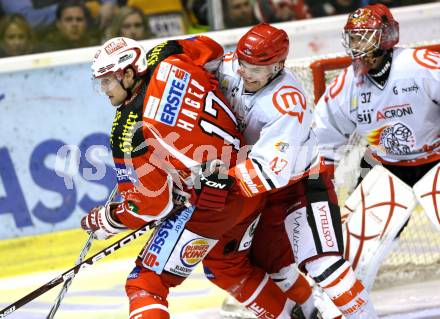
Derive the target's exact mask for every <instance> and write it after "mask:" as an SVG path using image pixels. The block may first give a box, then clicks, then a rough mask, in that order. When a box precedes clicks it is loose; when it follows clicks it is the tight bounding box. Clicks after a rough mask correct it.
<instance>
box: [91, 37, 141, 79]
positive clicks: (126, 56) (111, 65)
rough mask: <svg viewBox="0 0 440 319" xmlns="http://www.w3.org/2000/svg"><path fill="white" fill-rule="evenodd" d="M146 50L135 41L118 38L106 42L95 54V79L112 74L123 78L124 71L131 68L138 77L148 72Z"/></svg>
mask: <svg viewBox="0 0 440 319" xmlns="http://www.w3.org/2000/svg"><path fill="white" fill-rule="evenodd" d="M146 55H147V54H146V52H145V50H144V48H143V47H142V46H141V45H140V43H138V42H137V41H135V40H132V39H129V38H124V37H117V38H112V39H110V40H108V41H107V42H105V43H104V44H103V45H102V46H101V47H100V48H99V49H98V50H97V51H96V53H95V57H94V59H93V62H92V72H93V77H94V78H95V79H97V78H101V77H104V76H107V75H110V74H115V75H116V77H118V78H122V75H123V72H124V70H125V69H126V68H127V67H128V66H131V67H132V68H133V70H134V71H135V72H136V75H137V76H140V75H143V74H145V72H146V71H147V56H146Z"/></svg>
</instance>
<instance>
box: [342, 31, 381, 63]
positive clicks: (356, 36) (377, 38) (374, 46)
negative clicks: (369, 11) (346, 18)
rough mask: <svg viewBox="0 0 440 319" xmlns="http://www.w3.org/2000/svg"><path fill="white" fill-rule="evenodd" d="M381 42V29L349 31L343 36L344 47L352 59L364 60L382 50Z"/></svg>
mask: <svg viewBox="0 0 440 319" xmlns="http://www.w3.org/2000/svg"><path fill="white" fill-rule="evenodd" d="M381 41H382V30H381V29H348V30H345V31H344V32H343V35H342V45H343V46H344V48H345V51H346V52H347V54H348V55H350V56H351V57H352V58H362V57H364V56H366V55H368V54H370V53H371V52H373V51H376V50H378V49H380V48H381Z"/></svg>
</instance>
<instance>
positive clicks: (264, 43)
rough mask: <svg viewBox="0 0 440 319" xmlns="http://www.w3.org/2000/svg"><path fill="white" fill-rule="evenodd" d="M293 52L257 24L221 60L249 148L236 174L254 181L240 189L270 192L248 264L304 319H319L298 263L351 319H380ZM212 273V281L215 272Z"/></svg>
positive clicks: (220, 72) (281, 35)
mask: <svg viewBox="0 0 440 319" xmlns="http://www.w3.org/2000/svg"><path fill="white" fill-rule="evenodd" d="M288 48H289V40H288V36H287V34H286V33H285V32H284V31H283V30H280V29H277V28H275V27H273V26H270V25H268V24H259V25H257V26H255V27H253V28H251V29H250V30H249V31H248V32H247V33H246V34H245V35H244V36H243V37H242V38H241V39H240V41H239V42H238V45H237V49H236V51H235V52H232V53H229V54H226V55H225V56H224V57H223V60H222V61H221V63H220V65H219V66H218V69H217V72H216V74H217V77H218V79H219V82H220V85H221V88H222V91H223V93H224V94H225V96H226V98H227V99H228V101H229V102H230V104H231V106H232V107H233V111H234V114H235V115H236V117H237V119H238V121H239V127H240V129H241V131H242V133H243V134H244V136H245V139H246V141H247V143H248V144H250V145H252V150H251V151H250V153H249V155H248V157H247V159H246V160H245V161H243V162H241V163H239V164H238V165H237V168H236V172H235V174H239V175H241V176H246V175H247V176H249V178H248V179H243V180H245V181H246V182H245V183H241V185H240V187H241V190H242V193H243V194H244V195H246V196H254V195H256V194H259V193H263V192H270V194H269V196H268V201H267V204H266V207H265V210H264V212H263V213H262V216H261V218H260V222H259V224H258V226H257V228H256V231H255V234H254V238H253V242H252V246H251V255H250V256H251V258H252V260H253V262H254V263H255V264H256V265H257V266H259V267H262V268H263V269H264V270H266V271H267V272H268V273H271V274H272V275H271V276H272V277H273V278H274V280H275V281H276V282H277V283H278V285H279V286H280V287H281V289H282V290H283V291H285V293H286V294H288V296H289V298H290V299H292V300H294V301H295V302H297V303H299V304H304V305H305V307H303V310H304V314H305V317H306V318H315V317H314V316H316V314H313V313H312V311H311V310H312V308H313V307H310V303H311V300H312V296H311V288H310V286H309V284H308V283H307V281H306V280H305V279H304V277H303V275H302V274H300V273H299V272H298V270H297V269H296V268H295V266H294V264H293V263H294V262H295V263H296V264H297V265H298V267H299V269H301V270H302V271H304V272H306V273H308V275H309V276H311V277H312V278H313V279H314V280H315V282H316V283H318V284H319V285H320V286H321V287H322V288H323V289H324V291H325V292H326V293H327V294H328V295H329V296H330V297H331V298H332V300H333V302H334V303H335V304H336V305H337V307H338V308H339V309H340V310H341V311H342V313H344V314H345V315H346V317H347V318H377V316H376V314H375V312H374V309H373V307H372V304H371V302H370V299H369V296H368V293H367V291H366V289H364V287H363V286H362V284H361V283H360V281H359V280H357V279H356V277H355V275H354V272H353V270H352V268H351V265H350V263H349V262H347V261H345V260H344V259H343V257H342V253H343V240H342V233H341V221H340V215H339V214H340V213H339V207H338V205H337V200H336V195H335V192H334V189H333V185H332V183H331V181H330V179H329V176H328V174H327V172H326V169H325V166H324V165H321V161H320V157H319V156H318V154H317V152H316V149H317V148H316V139H315V136H314V134H313V133H312V132H311V120H312V112H311V106H310V105H307V102H306V98H305V96H304V94H303V89H302V86H301V84H300V82H299V81H298V80H297V79H296V77H295V75H294V74H292V73H291V72H290V71H289V70H288V69H287V68H285V67H284V61H285V59H286V57H287V53H288ZM243 253H246V252H243ZM210 271H211V272H212V273H214V276H215V269H210ZM214 283H216V282H215V280H214ZM217 284H218V283H217ZM222 288H224V287H222ZM228 315H231V316H233V315H234V314H231V313H229V314H228Z"/></svg>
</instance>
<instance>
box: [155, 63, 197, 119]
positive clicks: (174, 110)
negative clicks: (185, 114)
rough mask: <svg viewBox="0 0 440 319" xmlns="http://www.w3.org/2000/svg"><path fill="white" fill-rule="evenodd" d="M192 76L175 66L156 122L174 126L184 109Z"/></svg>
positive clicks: (163, 95)
mask: <svg viewBox="0 0 440 319" xmlns="http://www.w3.org/2000/svg"><path fill="white" fill-rule="evenodd" d="M189 80H190V74H189V73H188V72H185V71H184V70H182V69H180V68H178V67H176V66H173V67H172V68H171V72H170V75H169V77H168V81H167V84H166V86H165V90H164V92H163V94H162V98H161V101H160V105H159V110H158V112H157V114H156V117H155V119H156V121H159V122H161V123H164V124H166V125H170V126H174V125H175V124H176V121H177V116H178V115H179V112H180V108H181V107H182V103H183V97H184V95H185V93H186V89H187V87H188V83H189Z"/></svg>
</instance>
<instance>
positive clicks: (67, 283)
mask: <svg viewBox="0 0 440 319" xmlns="http://www.w3.org/2000/svg"><path fill="white" fill-rule="evenodd" d="M117 191H118V184H116V185H115V187H114V188H113V190H112V192H111V193H110V195H109V197H108V198H107V201H106V202H105V206H106V207H107V206H108V205H110V203H111V202H112V201H113V199H114V198H115V196H116V193H117ZM92 241H93V233H90V235H89V238H88V239H87V241H86V243H85V244H84V246H83V248H82V249H81V252H80V253H79V256H78V258H77V259H76V261H75V266H76V265H78V264H80V263H82V261H83V260H84V258H85V257H86V255H87V253H88V252H89V250H90V247H92ZM74 277H75V275H73V276H72V277H70V278H69V279H67V280H66V281H65V282H64V285H63V287H62V288H61V290H60V292H59V293H58V296H57V298H56V299H55V302H54V304H53V306H52V308H51V309H50V312H49V314H48V315H47V317H46V319H52V318H53V317H54V316H55V313H56V312H57V310H58V308H59V307H60V305H61V301H63V299H64V296H65V294H66V292H67V290H68V289H69V287H70V285H71V284H72V281H73V278H74Z"/></svg>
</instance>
